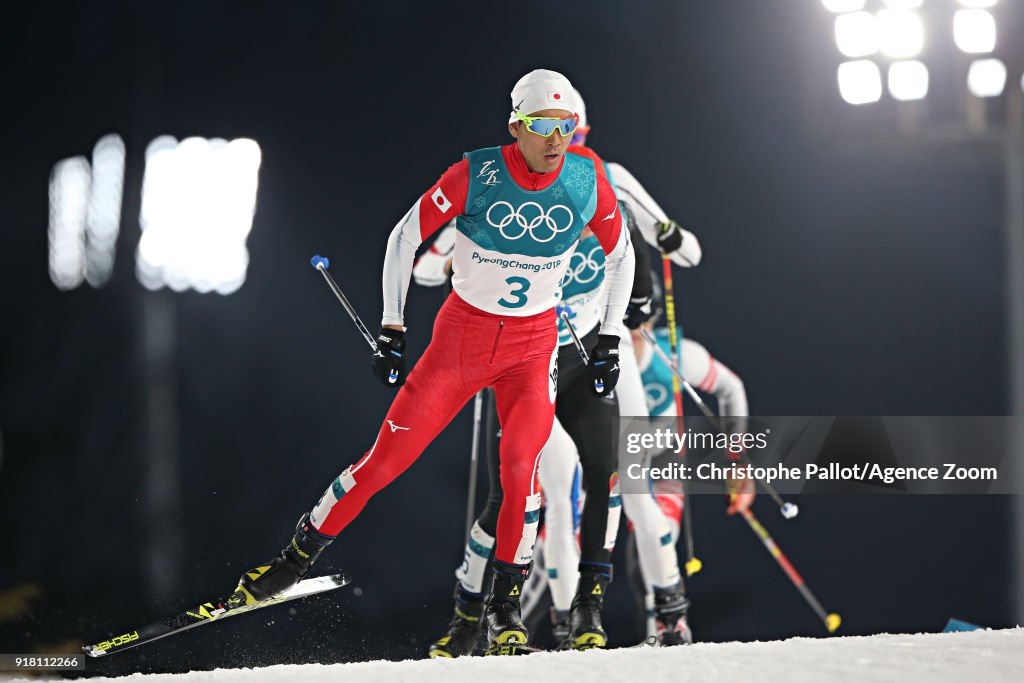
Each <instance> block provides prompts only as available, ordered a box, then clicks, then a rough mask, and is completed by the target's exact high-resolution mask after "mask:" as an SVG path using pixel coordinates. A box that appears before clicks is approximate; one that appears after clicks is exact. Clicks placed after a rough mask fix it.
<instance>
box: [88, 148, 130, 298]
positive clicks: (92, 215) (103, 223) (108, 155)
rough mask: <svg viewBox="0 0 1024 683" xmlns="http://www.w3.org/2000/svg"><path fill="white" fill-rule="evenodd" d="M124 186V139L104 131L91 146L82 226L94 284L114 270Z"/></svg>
mask: <svg viewBox="0 0 1024 683" xmlns="http://www.w3.org/2000/svg"><path fill="white" fill-rule="evenodd" d="M123 189H124V140H122V139H121V136H120V135H106V136H104V137H102V138H100V140H99V142H97V143H96V146H95V147H94V148H93V150H92V184H91V186H90V191H89V213H88V219H87V221H86V227H85V234H86V242H85V260H86V264H85V279H86V280H88V282H89V284H90V285H92V286H93V287H100V286H102V285H103V284H104V283H106V281H107V280H109V279H110V274H111V272H113V268H114V250H115V247H116V244H117V234H118V232H119V231H120V229H121V195H122V194H123Z"/></svg>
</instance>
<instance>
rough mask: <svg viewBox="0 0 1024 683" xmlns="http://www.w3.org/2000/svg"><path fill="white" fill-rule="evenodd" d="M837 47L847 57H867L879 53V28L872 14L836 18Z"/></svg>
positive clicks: (864, 13) (844, 15) (855, 14)
mask: <svg viewBox="0 0 1024 683" xmlns="http://www.w3.org/2000/svg"><path fill="white" fill-rule="evenodd" d="M836 46H837V47H838V48H839V51H840V52H842V53H843V54H844V55H846V56H847V57H867V56H868V55H872V54H874V53H875V52H877V51H878V27H877V25H876V21H875V16H874V15H873V14H871V13H870V12H851V13H849V14H840V15H839V16H838V17H836Z"/></svg>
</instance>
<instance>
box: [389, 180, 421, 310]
mask: <svg viewBox="0 0 1024 683" xmlns="http://www.w3.org/2000/svg"><path fill="white" fill-rule="evenodd" d="M421 200H422V198H421V199H417V200H416V203H415V204H413V205H412V208H411V209H409V211H408V212H407V213H406V214H405V215H404V216H402V220H400V221H398V225H396V226H395V229H394V230H392V231H391V236H390V237H389V238H388V250H387V253H386V254H385V255H384V276H383V278H382V284H383V287H384V316H383V317H382V318H381V325H402V324H403V322H404V320H405V317H404V316H405V296H406V294H407V293H408V291H409V278H410V277H411V276H412V264H413V260H414V259H415V258H416V250H417V249H419V246H420V243H421V242H422V241H423V239H422V238H421V237H420V201H421Z"/></svg>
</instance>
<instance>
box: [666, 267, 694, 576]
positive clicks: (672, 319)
mask: <svg viewBox="0 0 1024 683" xmlns="http://www.w3.org/2000/svg"><path fill="white" fill-rule="evenodd" d="M661 266H662V274H663V276H664V278H665V315H666V317H667V318H668V344H669V349H670V350H671V351H672V361H671V362H670V363H669V367H670V368H672V394H673V396H674V398H675V403H676V420H677V423H678V429H679V433H680V434H682V433H683V429H684V428H683V394H682V392H681V391H680V390H679V372H678V368H677V367H676V360H675V359H676V357H677V356H678V348H679V346H678V345H679V339H678V336H677V335H676V299H675V296H674V295H673V294H672V261H671V260H669V257H668V254H666V253H664V252H663V253H662V254H661ZM683 460H684V461H685V460H686V456H685V455H683ZM689 493H690V486H689V483H688V482H687V480H686V479H683V497H684V500H685V501H686V502H685V503H684V505H683V535H684V537H685V538H686V555H687V558H686V575H687V576H693V575H694V574H696V573H697V572H699V571H700V568H701V566H702V565H701V561H700V560H698V559H697V556H696V553H695V551H694V549H693V511H692V506H691V503H692V502H693V499H692V498H690V495H689Z"/></svg>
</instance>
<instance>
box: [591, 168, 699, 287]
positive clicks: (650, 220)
mask: <svg viewBox="0 0 1024 683" xmlns="http://www.w3.org/2000/svg"><path fill="white" fill-rule="evenodd" d="M608 171H609V173H611V175H612V179H613V180H614V181H615V187H616V188H617V189H618V191H619V192H618V197H619V199H620V200H621V201H623V202H625V203H626V205H627V206H629V209H630V211H632V212H633V215H634V216H635V217H636V222H637V227H638V228H639V229H640V234H642V235H643V236H644V239H645V240H646V241H647V243H648V244H650V245H651V246H652V247H657V246H658V223H664V222H665V221H667V220H668V219H669V218H668V215H667V214H666V213H665V212H664V211H663V210H662V208H661V207H660V206H658V202H656V201H654V198H653V197H651V195H649V194H648V193H647V190H645V189H644V186H643V185H641V184H640V181H638V180H637V179H636V178H634V177H633V174H632V173H630V172H629V171H627V170H626V169H625V168H623V166H622V165H621V164H617V163H615V162H608ZM680 230H682V232H683V243H682V244H681V245H680V246H679V248H678V249H676V250H675V251H673V252H672V253H671V254H669V255H668V256H669V258H670V259H672V262H673V263H675V264H676V265H677V266H682V267H683V268H689V267H692V266H695V265H697V264H698V263H700V259H701V255H702V252H701V248H700V242H699V241H698V240H697V237H696V236H695V235H694V234H693V233H692V232H690V231H689V230H685V229H683V228H680Z"/></svg>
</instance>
